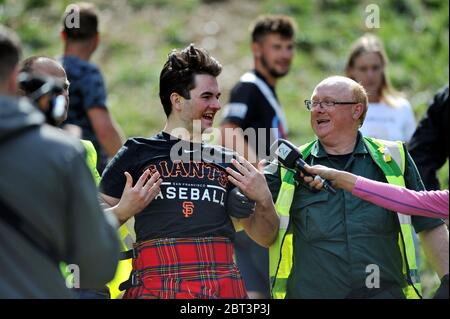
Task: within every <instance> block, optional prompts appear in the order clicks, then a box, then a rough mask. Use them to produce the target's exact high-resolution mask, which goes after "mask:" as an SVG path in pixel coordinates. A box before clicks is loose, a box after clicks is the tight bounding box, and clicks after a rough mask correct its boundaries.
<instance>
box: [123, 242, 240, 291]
mask: <svg viewBox="0 0 450 319" xmlns="http://www.w3.org/2000/svg"><path fill="white" fill-rule="evenodd" d="M135 250H136V252H137V256H138V257H137V258H136V259H133V271H135V272H136V274H137V280H138V283H139V285H138V286H136V287H132V288H130V289H128V290H127V291H126V292H125V295H124V298H127V299H135V298H158V299H211V298H213V299H215V298H233V299H237V298H248V297H247V291H246V289H245V286H244V281H243V280H242V276H241V274H240V272H239V269H238V268H237V266H236V264H235V263H234V261H233V245H232V243H231V241H230V240H229V239H228V238H224V237H206V238H165V239H154V240H150V241H146V242H142V243H139V244H137V245H136V247H135Z"/></svg>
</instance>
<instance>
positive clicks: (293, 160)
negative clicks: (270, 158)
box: [270, 138, 336, 195]
mask: <svg viewBox="0 0 450 319" xmlns="http://www.w3.org/2000/svg"><path fill="white" fill-rule="evenodd" d="M270 149H271V151H273V150H275V155H276V156H277V158H278V161H279V162H280V163H281V164H282V165H283V166H284V167H286V168H290V169H294V170H297V171H299V172H302V173H303V175H305V176H311V177H314V178H316V177H315V176H314V175H312V174H310V173H308V172H307V171H306V169H305V165H306V162H305V161H304V160H303V158H302V154H301V153H300V152H299V151H298V149H297V147H295V145H293V144H292V143H291V142H289V141H287V140H284V139H281V138H280V139H278V140H276V141H275V142H274V143H273V144H272V146H271V147H270ZM271 153H272V154H274V153H273V152H271ZM319 178H320V179H321V181H322V183H323V188H324V189H325V190H326V191H327V192H329V193H330V194H332V195H335V194H336V190H335V189H334V188H333V187H332V186H331V183H330V182H329V181H328V180H326V179H323V178H321V177H320V176H319Z"/></svg>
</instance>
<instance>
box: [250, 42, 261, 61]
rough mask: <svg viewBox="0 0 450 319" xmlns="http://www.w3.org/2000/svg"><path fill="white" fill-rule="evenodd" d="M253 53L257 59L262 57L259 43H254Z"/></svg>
mask: <svg viewBox="0 0 450 319" xmlns="http://www.w3.org/2000/svg"><path fill="white" fill-rule="evenodd" d="M252 52H253V56H254V57H255V58H257V59H259V58H260V57H261V44H260V43H259V42H252Z"/></svg>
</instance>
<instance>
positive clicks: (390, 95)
mask: <svg viewBox="0 0 450 319" xmlns="http://www.w3.org/2000/svg"><path fill="white" fill-rule="evenodd" d="M363 53H376V54H378V55H379V56H380V59H381V63H382V64H383V67H384V70H383V73H382V75H381V77H382V80H381V87H380V88H379V89H378V90H379V91H378V92H377V93H378V95H379V96H380V101H383V102H385V103H386V104H387V105H389V106H392V107H396V106H397V99H396V96H400V95H401V94H399V93H398V92H397V91H395V90H394V89H393V87H392V85H391V83H390V82H389V78H388V76H387V75H386V67H387V64H388V57H387V54H386V51H385V50H384V46H383V43H382V42H381V40H380V39H379V38H378V37H377V36H376V35H374V34H370V33H369V34H365V35H364V36H362V37H360V38H359V39H358V40H356V41H355V42H354V43H353V45H352V47H351V50H350V55H349V57H348V59H347V63H346V65H345V73H346V75H347V76H348V77H349V78H351V79H353V80H355V79H354V78H353V77H352V76H351V74H350V70H351V69H352V68H354V66H355V60H356V59H357V58H358V57H359V56H360V55H361V54H363ZM355 81H356V80H355Z"/></svg>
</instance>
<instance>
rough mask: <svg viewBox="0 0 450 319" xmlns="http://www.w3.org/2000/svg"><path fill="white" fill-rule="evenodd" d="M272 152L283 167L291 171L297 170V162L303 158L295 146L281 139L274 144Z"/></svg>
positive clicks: (271, 148)
mask: <svg viewBox="0 0 450 319" xmlns="http://www.w3.org/2000/svg"><path fill="white" fill-rule="evenodd" d="M270 150H271V154H274V155H275V156H276V159H277V160H278V161H279V162H280V163H281V164H282V165H283V166H285V167H287V168H290V169H295V167H296V162H297V160H298V159H299V158H301V157H302V155H301V154H300V152H299V151H298V150H297V148H296V147H295V145H294V144H292V143H291V142H289V141H286V140H284V139H281V138H280V139H278V140H276V141H275V142H274V143H273V144H272V146H271V147H270Z"/></svg>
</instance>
